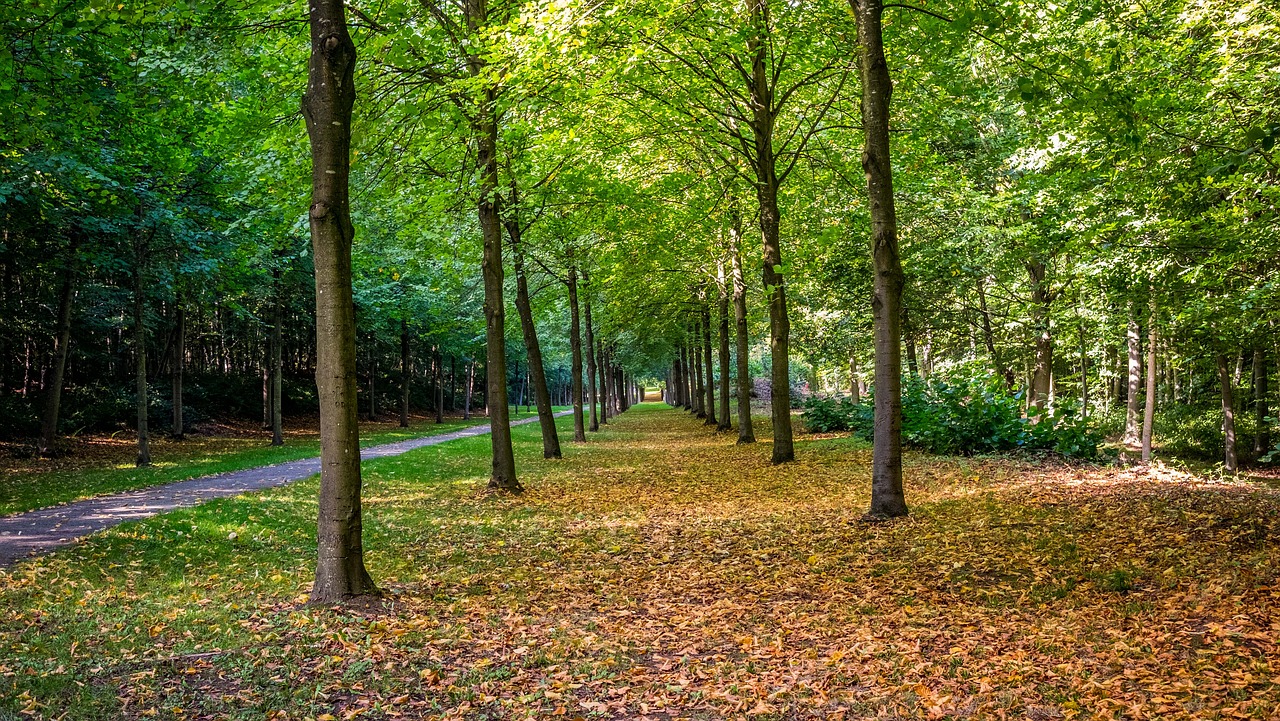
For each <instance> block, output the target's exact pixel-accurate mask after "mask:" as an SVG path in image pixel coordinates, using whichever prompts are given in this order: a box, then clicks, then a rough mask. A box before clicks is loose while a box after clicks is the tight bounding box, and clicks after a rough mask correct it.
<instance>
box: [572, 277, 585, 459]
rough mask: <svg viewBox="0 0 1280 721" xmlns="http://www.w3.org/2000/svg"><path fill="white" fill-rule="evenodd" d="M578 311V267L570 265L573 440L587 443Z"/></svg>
mask: <svg viewBox="0 0 1280 721" xmlns="http://www.w3.org/2000/svg"><path fill="white" fill-rule="evenodd" d="M580 315H581V314H580V313H579V312H578V269H577V268H574V267H573V266H570V267H569V353H570V356H571V361H570V365H569V385H570V388H571V390H572V393H573V440H575V441H577V442H578V443H585V442H586V440H587V428H586V423H585V422H584V420H583V416H582V412H583V407H582V319H581V318H580V317H579V316H580Z"/></svg>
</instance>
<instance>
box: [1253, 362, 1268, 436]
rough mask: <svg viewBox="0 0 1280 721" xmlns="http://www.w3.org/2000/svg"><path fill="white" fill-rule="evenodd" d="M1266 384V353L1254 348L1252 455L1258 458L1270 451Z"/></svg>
mask: <svg viewBox="0 0 1280 721" xmlns="http://www.w3.org/2000/svg"><path fill="white" fill-rule="evenodd" d="M1267 384H1268V378H1267V352H1266V351H1265V350H1263V349H1262V348H1260V347H1259V348H1254V349H1253V404H1254V413H1255V414H1256V421H1255V423H1256V424H1257V426H1258V432H1257V433H1256V434H1254V437H1253V453H1254V455H1259V456H1260V455H1262V454H1264V453H1266V452H1267V451H1269V450H1271V426H1270V424H1269V423H1268V422H1267V420H1266V419H1267V416H1268V415H1270V411H1269V409H1268V407H1267V392H1268V388H1267Z"/></svg>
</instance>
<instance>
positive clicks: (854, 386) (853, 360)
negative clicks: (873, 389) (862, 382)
mask: <svg viewBox="0 0 1280 721" xmlns="http://www.w3.org/2000/svg"><path fill="white" fill-rule="evenodd" d="M849 399H850V400H852V401H853V403H854V405H857V404H859V403H861V402H862V397H861V395H860V394H859V392H858V357H857V356H856V355H854V354H853V353H850V354H849Z"/></svg>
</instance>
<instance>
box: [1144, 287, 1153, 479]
mask: <svg viewBox="0 0 1280 721" xmlns="http://www.w3.org/2000/svg"><path fill="white" fill-rule="evenodd" d="M1155 420H1156V306H1155V303H1152V304H1151V320H1150V322H1149V323H1148V327H1147V405H1146V408H1144V409H1143V413H1142V462H1143V463H1150V462H1151V434H1152V426H1153V425H1154V424H1155Z"/></svg>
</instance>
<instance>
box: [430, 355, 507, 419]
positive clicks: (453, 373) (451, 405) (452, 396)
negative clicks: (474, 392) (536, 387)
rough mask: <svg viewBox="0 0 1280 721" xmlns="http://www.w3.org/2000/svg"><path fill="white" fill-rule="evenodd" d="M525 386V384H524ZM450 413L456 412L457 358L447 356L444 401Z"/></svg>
mask: <svg viewBox="0 0 1280 721" xmlns="http://www.w3.org/2000/svg"><path fill="white" fill-rule="evenodd" d="M526 385H527V383H526ZM446 403H447V404H448V405H446V406H445V407H446V408H448V409H449V412H450V413H453V412H454V411H456V410H458V356H456V355H450V356H449V400H448V401H446Z"/></svg>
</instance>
